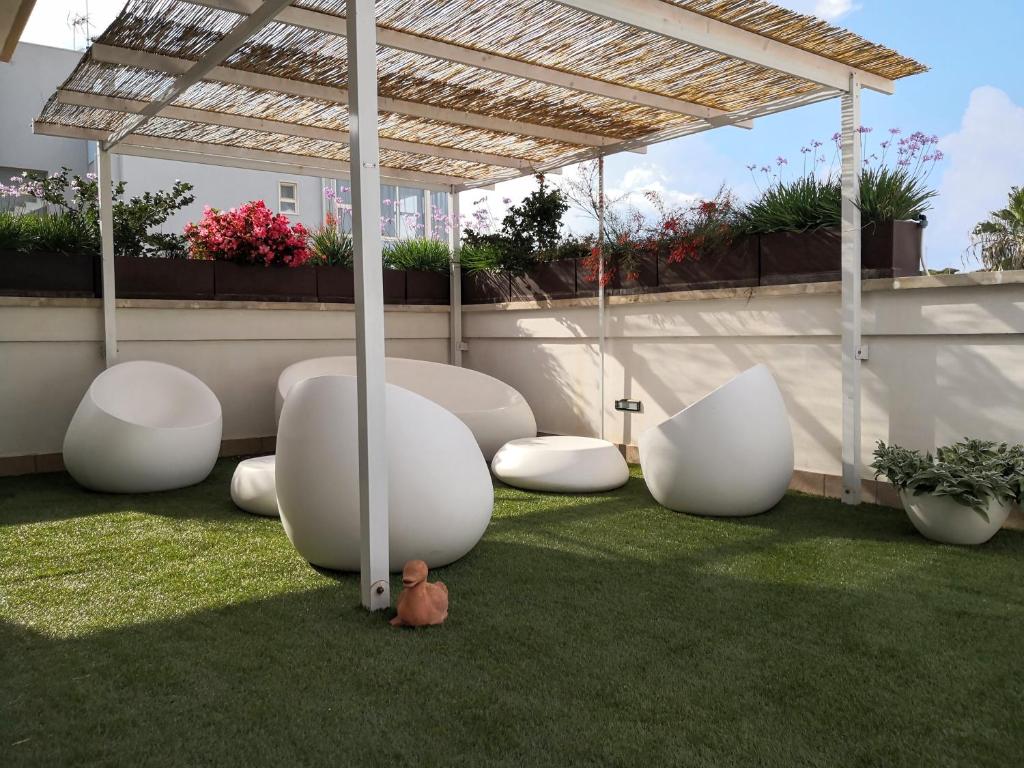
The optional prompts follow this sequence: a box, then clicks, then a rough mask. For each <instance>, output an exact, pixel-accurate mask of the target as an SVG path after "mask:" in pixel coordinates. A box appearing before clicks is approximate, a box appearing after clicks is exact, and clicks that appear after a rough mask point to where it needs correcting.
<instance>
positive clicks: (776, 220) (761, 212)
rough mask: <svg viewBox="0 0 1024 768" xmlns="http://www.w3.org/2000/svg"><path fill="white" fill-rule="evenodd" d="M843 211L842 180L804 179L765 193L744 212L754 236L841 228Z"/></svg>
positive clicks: (746, 221) (781, 183) (778, 185)
mask: <svg viewBox="0 0 1024 768" xmlns="http://www.w3.org/2000/svg"><path fill="white" fill-rule="evenodd" d="M841 209H842V192H841V190H840V185H839V180H838V179H834V178H825V179H819V178H817V177H816V176H812V175H808V176H801V177H800V178H798V179H796V180H795V181H791V182H781V181H780V182H778V183H777V184H774V185H772V186H770V187H768V188H767V189H765V190H764V191H763V192H762V193H761V196H760V197H759V198H758V199H757V200H755V201H753V202H752V203H750V204H749V205H747V207H746V209H745V210H744V211H743V221H742V227H743V229H744V230H745V231H747V232H750V233H754V234H766V233H768V232H804V231H806V230H809V229H817V228H818V227H838V226H839V222H840V219H841Z"/></svg>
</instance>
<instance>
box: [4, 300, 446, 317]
mask: <svg viewBox="0 0 1024 768" xmlns="http://www.w3.org/2000/svg"><path fill="white" fill-rule="evenodd" d="M102 306H103V300H102V299H67V298H64V299H62V298H55V297H49V296H0V308H3V307H47V308H51V307H64V308H72V309H81V308H93V309H99V308H101V307H102ZM117 308H118V309H236V310H237V309H275V310H290V311H293V312H294V311H296V310H300V311H306V312H355V309H356V305H355V304H331V303H320V302H315V301H216V300H204V301H191V300H183V299H118V300H117ZM448 310H449V307H448V305H447V304H443V305H437V304H385V305H384V311H385V312H422V313H444V314H447V313H448Z"/></svg>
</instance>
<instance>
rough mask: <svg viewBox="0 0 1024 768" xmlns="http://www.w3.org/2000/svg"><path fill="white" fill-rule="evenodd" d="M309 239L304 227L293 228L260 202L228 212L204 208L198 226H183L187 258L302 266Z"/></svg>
mask: <svg viewBox="0 0 1024 768" xmlns="http://www.w3.org/2000/svg"><path fill="white" fill-rule="evenodd" d="M308 237H309V233H308V232H307V231H306V228H305V227H304V226H302V225H301V224H294V225H292V224H291V223H290V222H289V221H288V217H287V216H284V215H283V214H275V213H274V212H273V211H271V210H270V209H269V208H267V206H266V203H264V202H263V201H262V200H256V201H253V202H250V203H246V204H245V205H242V206H240V207H238V208H232V209H230V210H227V211H218V210H217V209H216V208H211V207H210V206H206V207H205V208H204V209H203V218H202V219H201V220H200V221H199V223H198V224H191V223H190V224H187V225H186V226H185V239H186V240H187V241H188V248H189V256H190V258H193V259H217V260H219V261H238V262H242V263H245V264H263V265H265V266H271V265H274V264H280V265H283V266H286V267H298V266H301V265H302V264H305V263H306V261H307V260H308V259H309V250H307V248H306V241H307V239H308Z"/></svg>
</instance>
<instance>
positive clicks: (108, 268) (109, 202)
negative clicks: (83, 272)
mask: <svg viewBox="0 0 1024 768" xmlns="http://www.w3.org/2000/svg"><path fill="white" fill-rule="evenodd" d="M96 177H97V178H96V185H97V187H98V188H99V198H100V199H99V205H100V257H101V262H100V264H101V268H102V275H103V357H104V359H105V360H106V365H107V368H109V367H110V366H112V365H116V364H117V288H116V285H115V283H114V201H113V198H112V195H111V190H110V185H111V183H112V181H113V177H112V175H111V172H110V153H109V152H107V151H105V150H103V149H102V148H101V147H100V145H99V143H98V142H97V144H96Z"/></svg>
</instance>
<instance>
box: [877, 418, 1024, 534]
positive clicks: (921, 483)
mask: <svg viewBox="0 0 1024 768" xmlns="http://www.w3.org/2000/svg"><path fill="white" fill-rule="evenodd" d="M874 456H875V460H874V463H873V464H872V465H871V466H872V467H873V468H874V470H875V477H876V478H877V477H881V476H884V477H885V478H886V479H887V480H888V481H889V482H890V483H892V484H893V485H894V486H895V487H896V488H897V490H898V491H899V495H900V500H901V501H902V502H903V509H904V510H905V511H906V513H907V516H908V517H909V518H910V521H911V522H912V523H913V524H914V527H915V528H917V530H918V531H919V532H920V533H921V534H922V535H923V536H925V537H926V538H929V539H932V540H934V541H940V542H943V543H946V544H983V543H984V542H986V541H988V540H989V539H990V538H992V537H993V536H994V535H995V534H996V532H997V531H998V530H999V529H1000V528H1001V527H1002V525H1003V523H1004V522H1006V518H1007V517H1008V516H1009V514H1010V511H1011V509H1012V507H1013V505H1015V504H1020V501H1021V496H1022V488H1024V446H1021V445H1013V446H1010V445H1007V444H1006V443H995V442H991V441H987V440H971V439H966V438H965V439H964V440H961V441H959V442H957V443H953V444H952V445H948V446H944V447H942V448H939V449H938V450H937V451H936V453H935V456H934V457H933V456H932V455H931V454H930V453H925V454H922V453H921V452H920V451H915V450H911V449H909V448H902V447H900V446H897V445H886V443H885V442H883V441H879V442H878V445H877V447H876V448H875V453H874Z"/></svg>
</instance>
